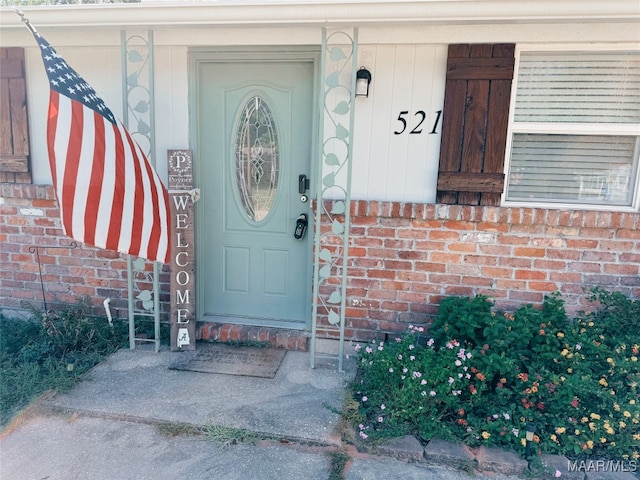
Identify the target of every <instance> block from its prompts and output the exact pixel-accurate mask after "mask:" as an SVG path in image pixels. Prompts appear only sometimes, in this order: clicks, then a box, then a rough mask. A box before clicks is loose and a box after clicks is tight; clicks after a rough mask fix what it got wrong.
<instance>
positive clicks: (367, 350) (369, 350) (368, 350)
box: [364, 347, 373, 353]
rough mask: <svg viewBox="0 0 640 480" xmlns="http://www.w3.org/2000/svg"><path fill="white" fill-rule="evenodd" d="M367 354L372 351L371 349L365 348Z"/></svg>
mask: <svg viewBox="0 0 640 480" xmlns="http://www.w3.org/2000/svg"><path fill="white" fill-rule="evenodd" d="M364 350H365V351H366V352H367V353H371V352H372V351H373V350H371V347H367V348H365V349H364Z"/></svg>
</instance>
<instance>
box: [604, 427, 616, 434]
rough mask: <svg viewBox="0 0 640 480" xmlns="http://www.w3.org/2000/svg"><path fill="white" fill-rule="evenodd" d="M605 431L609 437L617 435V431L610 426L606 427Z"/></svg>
mask: <svg viewBox="0 0 640 480" xmlns="http://www.w3.org/2000/svg"><path fill="white" fill-rule="evenodd" d="M605 430H606V431H607V433H608V434H609V435H613V434H614V433H616V432H615V430H614V429H613V428H612V427H611V426H610V425H609V426H608V427H605Z"/></svg>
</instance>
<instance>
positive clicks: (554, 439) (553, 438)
mask: <svg viewBox="0 0 640 480" xmlns="http://www.w3.org/2000/svg"><path fill="white" fill-rule="evenodd" d="M549 438H550V439H551V441H553V442H555V443H558V437H556V434H555V433H552V434H551V436H550V437H549Z"/></svg>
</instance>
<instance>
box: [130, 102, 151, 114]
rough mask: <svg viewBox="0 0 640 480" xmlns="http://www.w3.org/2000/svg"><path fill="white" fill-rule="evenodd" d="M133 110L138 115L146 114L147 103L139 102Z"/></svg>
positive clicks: (147, 109)
mask: <svg viewBox="0 0 640 480" xmlns="http://www.w3.org/2000/svg"><path fill="white" fill-rule="evenodd" d="M133 109H134V110H135V111H136V112H139V113H146V112H148V111H149V102H144V101H142V100H140V101H139V102H138V103H137V105H136V106H135V107H133Z"/></svg>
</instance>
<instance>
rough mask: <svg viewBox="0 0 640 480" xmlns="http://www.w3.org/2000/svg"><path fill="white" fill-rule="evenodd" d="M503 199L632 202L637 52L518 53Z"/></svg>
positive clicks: (638, 136)
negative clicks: (504, 197) (508, 156)
mask: <svg viewBox="0 0 640 480" xmlns="http://www.w3.org/2000/svg"><path fill="white" fill-rule="evenodd" d="M515 88H516V96H515V104H514V105H513V106H512V108H513V110H514V111H513V116H512V118H513V121H512V123H511V132H510V134H511V149H510V160H509V168H508V174H507V189H506V200H507V201H514V202H522V201H526V202H543V203H562V204H584V205H597V206H612V207H615V206H627V207H628V206H633V202H634V198H635V195H636V192H635V189H636V185H637V183H638V182H637V177H638V155H639V152H640V52H562V53H560V52H521V54H520V58H519V63H518V70H517V76H516V86H515Z"/></svg>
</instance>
